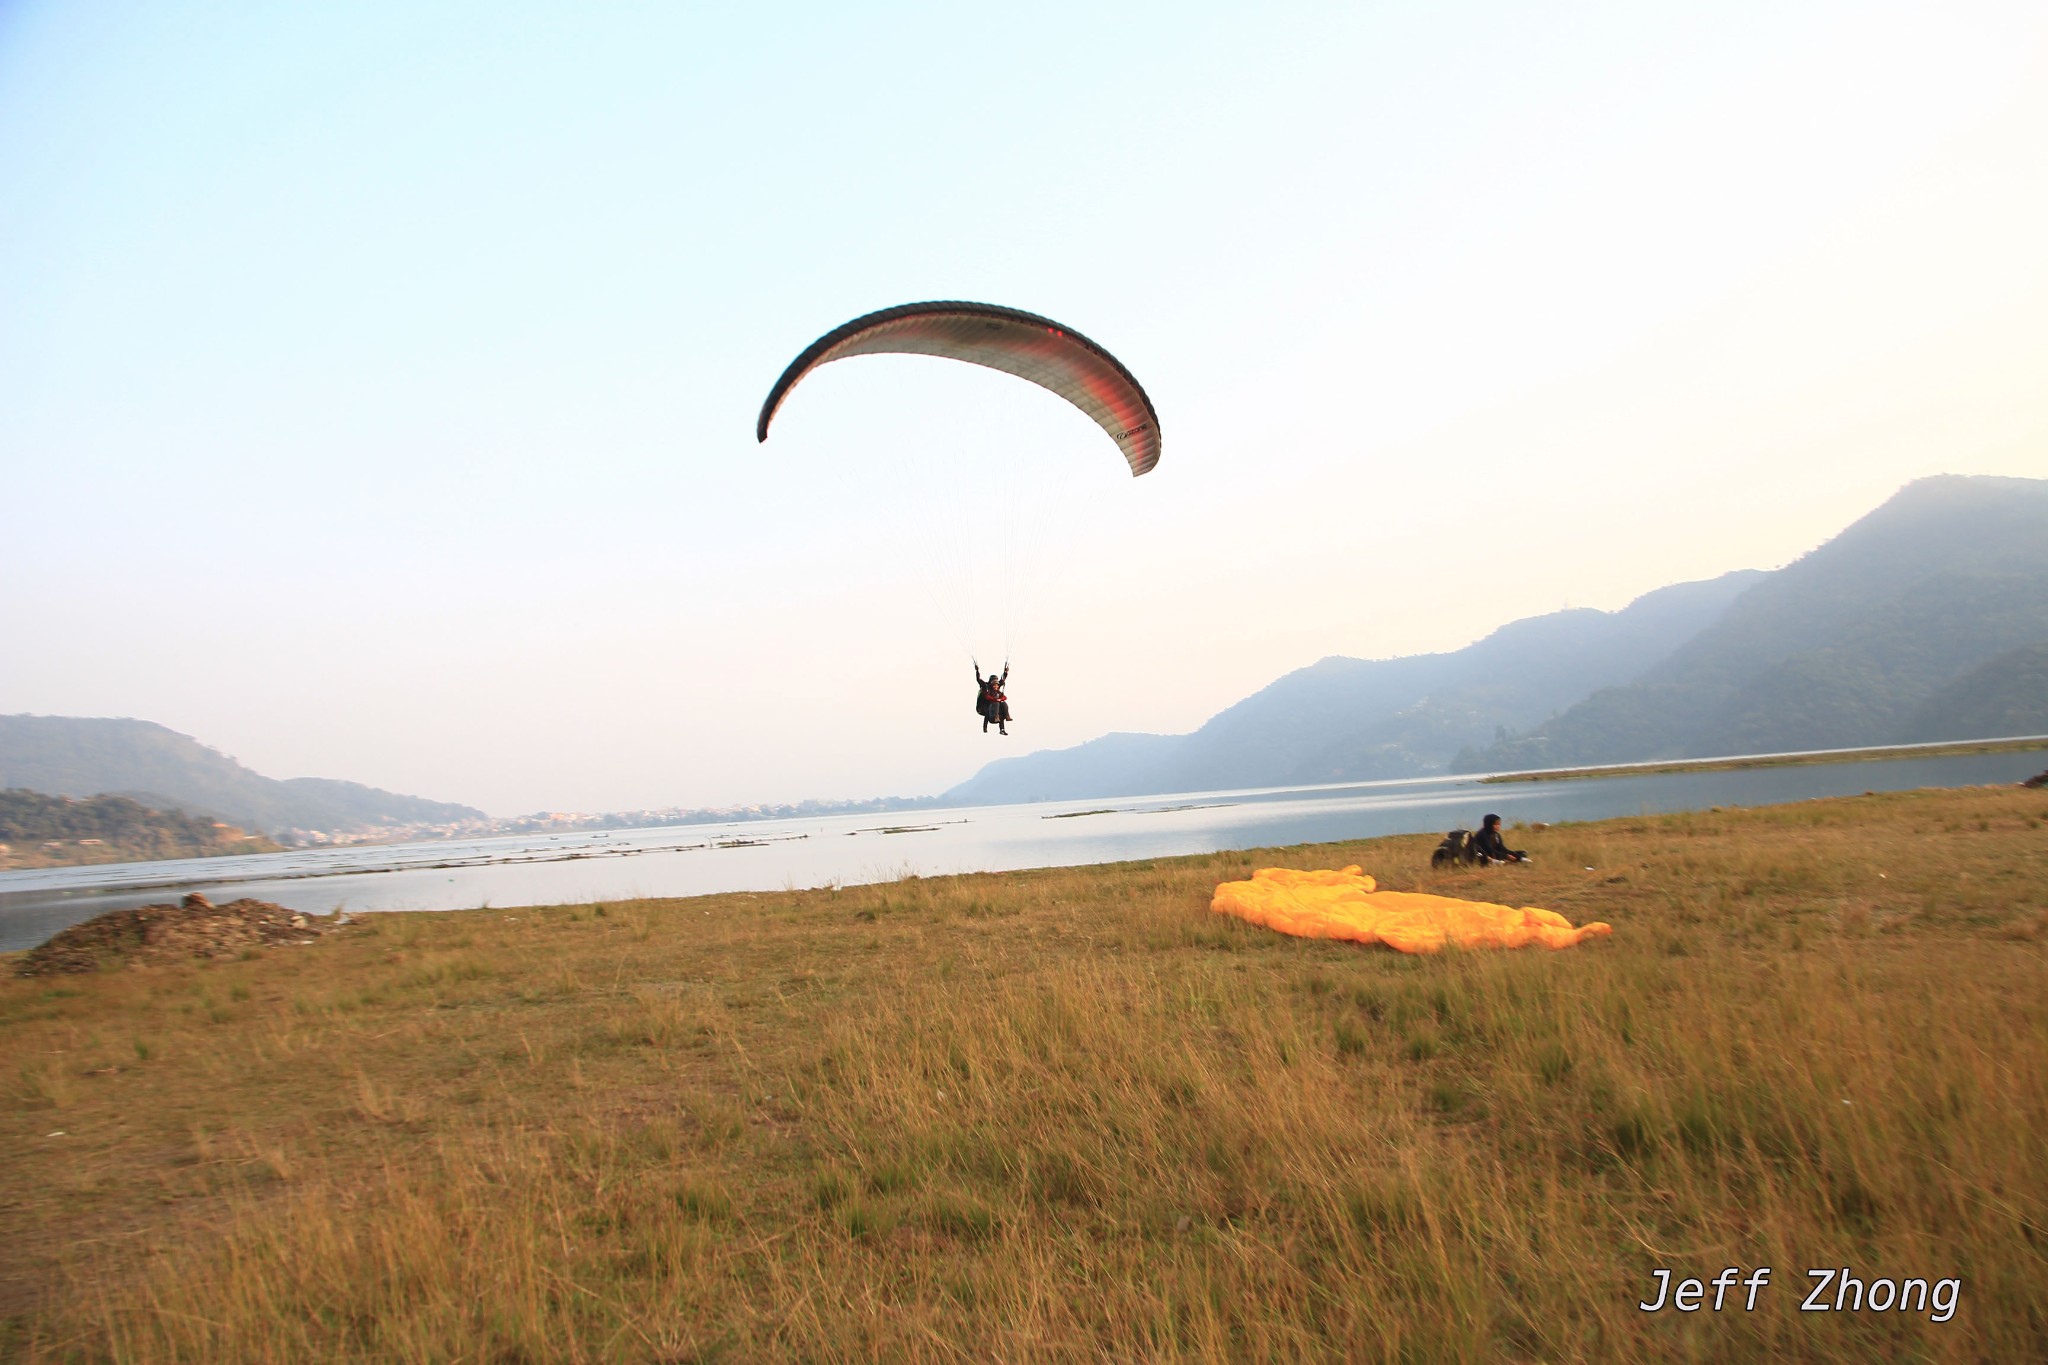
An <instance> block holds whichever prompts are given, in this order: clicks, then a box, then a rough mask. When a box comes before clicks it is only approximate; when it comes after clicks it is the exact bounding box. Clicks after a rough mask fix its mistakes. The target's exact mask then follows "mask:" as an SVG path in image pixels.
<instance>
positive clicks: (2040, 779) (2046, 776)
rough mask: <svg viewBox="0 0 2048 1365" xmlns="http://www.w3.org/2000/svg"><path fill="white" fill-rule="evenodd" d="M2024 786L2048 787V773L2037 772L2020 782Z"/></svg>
mask: <svg viewBox="0 0 2048 1365" xmlns="http://www.w3.org/2000/svg"><path fill="white" fill-rule="evenodd" d="M2020 785H2021V786H2022V787H2048V773H2036V774H2034V776H2032V777H2030V778H2028V779H2027V780H2026V781H2024V782H2022V783H2020Z"/></svg>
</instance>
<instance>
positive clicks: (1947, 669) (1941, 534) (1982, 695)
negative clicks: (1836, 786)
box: [1455, 476, 2048, 772]
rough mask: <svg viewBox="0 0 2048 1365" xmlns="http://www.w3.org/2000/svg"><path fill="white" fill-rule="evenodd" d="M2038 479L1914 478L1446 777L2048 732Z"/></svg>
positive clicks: (2045, 521) (1465, 758)
mask: <svg viewBox="0 0 2048 1365" xmlns="http://www.w3.org/2000/svg"><path fill="white" fill-rule="evenodd" d="M2044 645H2048V480H2042V479H2006V478H1961V477H1955V476H1945V477H1941V478H1931V479H1921V480H1919V481H1917V482H1915V483H1912V484H1909V485H1907V486H1906V487H1905V488H1904V489H1902V490H1900V492H1899V493H1898V494H1896V495H1895V496H1894V497H1893V498H1892V499H1891V500H1890V501H1888V502H1887V503H1885V504H1884V506H1882V507H1880V508H1878V509H1877V510H1876V511H1875V512H1872V513H1871V514H1870V515H1869V516H1866V517H1864V518H1863V519H1862V520H1860V521H1858V522H1856V523H1855V524H1854V525H1852V526H1850V527H1849V528H1848V529H1847V530H1845V531H1843V532H1842V533H1841V534H1840V535H1839V536H1836V537H1835V538H1834V539H1833V540H1831V541H1829V542H1828V543H1827V544H1825V545H1822V546H1821V547H1820V548H1818V549H1816V550H1814V551H1813V552H1812V553H1810V554H1807V555H1805V556H1804V557H1802V558H1801V559H1799V560H1797V561H1796V562H1794V563H1792V564H1789V565H1787V566H1786V567H1784V568H1783V569H1780V570H1778V571H1776V572H1775V573H1772V574H1771V575H1769V577H1767V578H1766V579H1764V580H1763V581H1762V582H1759V583H1758V584H1757V585H1756V586H1755V587H1753V588H1751V589H1750V590H1749V591H1748V592H1746V593H1744V594H1743V595H1742V597H1741V598H1740V599H1738V600H1737V601H1736V602H1735V603H1734V604H1733V605H1731V606H1730V607H1729V609H1728V611H1727V613H1726V614H1725V615H1724V616H1722V617H1721V619H1720V620H1718V621H1716V622H1715V623H1713V624H1712V625H1711V626H1709V627H1708V628H1707V629H1705V630H1703V631H1701V632H1700V634H1699V635H1698V636H1697V637H1696V638H1694V639H1693V640H1691V641H1689V642H1687V643H1686V644H1685V645H1684V646H1682V647H1681V648H1679V649H1677V650H1675V651H1673V653H1672V654H1671V656H1670V657H1669V658H1667V659H1664V660H1662V661H1661V662H1659V663H1658V664H1657V665H1656V666H1655V667H1653V668H1651V669H1649V670H1647V671H1646V672H1645V673H1644V674H1643V676H1642V677H1640V678H1639V679H1636V680H1635V681H1633V682H1630V683H1627V684H1625V685H1623V686H1618V687H1611V688H1607V689H1604V690H1601V691H1598V692H1595V693H1593V694H1592V695H1591V696H1589V697H1587V698H1586V699H1585V700H1583V701H1581V702H1579V703H1578V704H1577V705H1575V706H1573V707H1572V708H1571V709H1569V710H1567V711H1566V712H1564V714H1562V715H1560V716H1557V717H1555V718H1554V719H1552V720H1549V721H1547V722H1545V723H1544V724H1542V725H1539V726H1537V727H1535V728H1534V729H1532V730H1530V731H1529V732H1528V733H1526V734H1523V735H1516V736H1511V737H1508V738H1506V739H1504V740H1502V741H1500V742H1497V743H1495V744H1492V745H1489V746H1487V747H1485V748H1483V749H1480V748H1475V749H1473V750H1471V751H1468V752H1466V753H1463V754H1460V755H1459V756H1458V759H1457V762H1456V765H1455V766H1456V767H1457V769H1458V770H1460V771H1468V772H1469V771H1482V770H1489V769H1495V770H1497V769H1508V768H1547V767H1560V766H1565V767H1569V766H1579V765H1585V764H1598V763H1623V762H1632V761H1639V760H1646V759H1658V758H1684V757H1709V756H1713V755H1720V754H1740V753H1769V752H1780V751H1786V750H1796V749H1834V748H1852V747H1856V746H1860V745H1878V744H1892V743H1905V742H1913V741H1921V740H1943V739H1976V738H1985V737H1989V736H1991V735H1999V734H2014V733H2018V734H2039V733H2048V689H2043V688H2042V687H2040V686H2039V680H2040V678H2041V668H2040V662H2039V653H2038V649H2037V647H2039V646H2044Z"/></svg>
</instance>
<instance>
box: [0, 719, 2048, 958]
mask: <svg viewBox="0 0 2048 1365" xmlns="http://www.w3.org/2000/svg"><path fill="white" fill-rule="evenodd" d="M2042 765H2043V756H2042V754H2041V752H2040V751H2039V750H2021V751H2016V752H2007V753H1992V754H1960V755H1953V756H1950V757H1945V758H1903V759H1888V760H1884V761H1880V762H1858V763H1816V764H1808V765H1802V766H1786V767H1777V768H1753V769H1747V770H1734V769H1727V770H1721V771H1711V772H1679V773H1655V774H1650V773H1645V774H1642V775H1639V776H1626V777H1605V778H1586V779H1579V780H1576V781H1568V782H1560V781H1551V782H1511V783H1496V784H1490V785H1482V784H1481V783H1480V781H1479V779H1478V778H1477V777H1476V776H1475V777H1432V778H1411V779H1406V780H1402V781H1396V782H1365V783H1352V784H1345V785H1339V786H1323V787H1293V788H1278V789H1272V788H1269V789H1260V790H1254V791H1233V792H1197V793H1189V794H1185V795H1179V796H1152V797H1143V798H1119V799H1111V800H1095V801H1055V802H1044V803H1038V804H1032V805H1021V806H972V807H966V808H963V809H959V810H937V811H907V812H901V813H899V814H896V815H893V816H890V815H884V816H876V815H835V816H818V817H812V818H808V819H795V820H757V821H745V822H736V823H732V824H718V825H677V826H669V827H666V828H662V829H637V830H613V831H605V832H602V833H581V834H554V835H521V836H517V837H512V838H497V839H470V840H459V841H455V840H451V841H441V842H434V843H422V844H387V845H379V846H377V847H371V848H338V849H308V850H301V851H297V852H291V853H266V854H254V855H251V856H248V857H240V858H204V859H188V860H182V861H166V862H153V863H118V864H110V865H108V866H104V867H67V868H47V869H39V870H31V871H22V872H0V951H8V950H12V949H17V948H28V947H32V946H34V945H35V944H37V943H40V942H42V941H43V940H44V939H46V938H48V937H49V936H50V935H52V934H54V933H56V932H57V931H58V930H60V929H64V928H66V927H68V926H70V925H73V924H77V923H79V922H80V921H82V920H87V919H90V918H92V917H93V916H94V915H98V914H102V913H104V912H106V911H108V910H119V909H125V908H127V907H129V906H135V905H147V904H150V903H151V902H157V901H165V900H175V899H176V898H177V896H178V895H180V894H182V893H184V892H186V891H202V892H204V893H206V895H207V896H209V897H211V898H212V899H213V900H215V901H217V902H218V901H223V900H232V899H234V898H235V897H238V896H254V897H256V898H257V899H258V900H266V901H276V902H278V903H280V904H283V905H288V906H291V907H292V908H294V909H297V910H305V911H310V912H314V913H319V914H325V913H327V912H328V911H331V910H336V909H346V910H350V911H369V910H451V909H464V908H468V907H473V906H479V905H492V906H500V907H509V906H518V905H556V904H564V903H580V902H587V901H602V900H627V899H632V898H636V897H643V896H694V895H704V894H708V893H712V892H719V891H779V890H785V889H791V888H801V887H814V886H824V885H827V884H830V883H832V882H840V883H847V884H851V883H857V882H876V881H890V880H894V879H895V878H898V877H901V876H903V875H904V874H906V873H910V872H915V873H918V874H921V875H924V876H934V875H940V874H944V873H949V872H995V871H1008V870H1012V869H1016V868H1025V867H1060V866H1072V865H1078V864H1083V863H1109V862H1122V861H1124V860H1127V859H1133V858H1157V857H1167V856H1171V855H1174V854H1182V853H1210V852H1216V851H1219V850H1226V849H1252V848H1267V847H1274V846H1278V845H1283V844H1300V843H1322V842H1329V841H1334V840H1340V839H1361V838H1369V837H1371V836H1374V835H1381V834H1418V833H1425V832H1431V831H1435V832H1441V831H1443V830H1446V829H1450V828H1453V827H1455V826H1460V825H1462V826H1465V827H1467V828H1477V827H1478V825H1479V818H1480V816H1482V815H1484V814H1486V813H1487V812H1488V811H1497V812H1499V814H1500V815H1501V817H1502V819H1504V820H1505V821H1507V822H1508V823H1509V824H1513V823H1515V822H1517V821H1521V822H1530V821H1537V820H1544V821H1549V822H1551V823H1553V824H1554V823H1557V822H1559V821H1563V820H1600V819H1606V818H1608V817H1610V816H1616V815H1636V814H1641V813H1644V812H1666V811H1681V810H1704V809H1706V808H1707V807H1710V806H1762V805H1772V804H1776V803H1778V802H1783V801H1803V800H1808V799H1811V798H1813V797H1821V796H1847V795H1853V794H1855V793H1858V792H1865V791H1900V790H1906V789H1910V788H1914V787H1966V786H1976V785H1981V784H1984V783H2013V782H2018V781H2021V780H2022V779H2024V778H2026V777H2029V776H2031V775H2032V774H2034V773H2036V772H2039V771H2040V770H2041V768H2042Z"/></svg>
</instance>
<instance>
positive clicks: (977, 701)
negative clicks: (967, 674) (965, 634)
mask: <svg viewBox="0 0 2048 1365" xmlns="http://www.w3.org/2000/svg"><path fill="white" fill-rule="evenodd" d="M1009 681H1010V665H1009V664H1008V663H1007V662H1006V663H1004V665H1003V671H1002V672H1001V673H1000V674H996V673H991V674H989V675H988V676H987V677H986V678H984V677H982V676H981V665H980V664H979V663H976V664H975V665H974V685H975V688H976V691H975V694H974V714H976V715H977V716H980V717H981V732H982V733H983V734H987V733H988V723H989V722H990V721H994V722H995V723H996V733H997V734H999V735H1007V734H1009V733H1010V699H1009V698H1008V697H1007V696H1005V695H1004V694H1003V686H1004V684H1006V683H1008V682H1009Z"/></svg>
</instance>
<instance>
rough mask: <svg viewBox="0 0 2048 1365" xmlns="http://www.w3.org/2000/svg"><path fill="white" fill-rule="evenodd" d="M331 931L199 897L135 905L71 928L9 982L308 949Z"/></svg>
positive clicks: (298, 918) (268, 907)
mask: <svg viewBox="0 0 2048 1365" xmlns="http://www.w3.org/2000/svg"><path fill="white" fill-rule="evenodd" d="M335 927H337V925H336V922H334V921H321V920H317V919H313V918H309V917H307V916H305V915H302V914H300V913H299V912H298V911H296V910H287V909H286V908H285V907H284V906H282V905H277V904H274V903H272V902H270V901H259V900H249V899H246V898H244V899H242V900H235V901H229V902H228V903H227V904H226V905H215V904H214V903H213V902H212V901H210V900H208V899H207V898H206V897H204V896H202V895H200V894H199V893H198V892H196V891H195V892H193V893H192V894H191V895H189V896H187V897H185V899H184V900H183V901H181V902H179V903H178V904H176V905H141V906H137V907H136V908H135V909H133V910H115V911H112V912H111V913H108V914H105V915H100V916H98V917H97V918H95V919H89V920H87V921H86V922H85V923H83V924H74V925H72V926H71V927H70V928H69V929H66V930H64V932H62V933H60V934H58V935H57V936H56V937H55V938H53V939H51V940H50V941H49V942H48V943H45V944H43V945H42V946H40V947H37V948H32V949H30V950H29V951H28V953H27V954H26V955H24V956H23V958H22V960H21V963H20V965H19V966H18V967H16V968H15V975H16V976H60V975H64V974H67V973H76V972H97V971H100V970H102V969H104V968H108V967H123V966H130V967H132V966H140V965H142V964H144V963H151V962H183V961H187V960H189V959H192V958H203V957H230V956H233V955H234V954H236V953H239V952H241V951H242V950H243V949H245V948H258V947H262V946H264V945H265V944H271V943H311V942H312V941H313V940H314V939H316V938H317V937H319V936H320V935H321V934H323V933H326V932H328V931H329V930H331V929H333V928H335Z"/></svg>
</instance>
